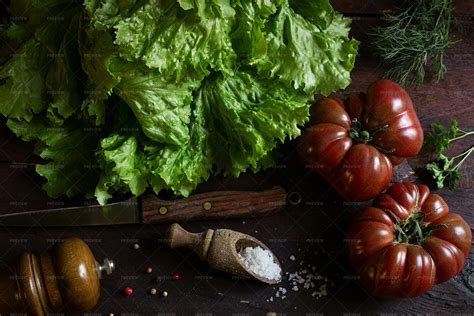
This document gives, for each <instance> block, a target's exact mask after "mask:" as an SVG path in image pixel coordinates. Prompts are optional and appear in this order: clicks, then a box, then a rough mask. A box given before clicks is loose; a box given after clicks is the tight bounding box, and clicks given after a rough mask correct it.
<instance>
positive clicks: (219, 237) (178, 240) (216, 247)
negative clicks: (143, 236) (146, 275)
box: [166, 223, 281, 284]
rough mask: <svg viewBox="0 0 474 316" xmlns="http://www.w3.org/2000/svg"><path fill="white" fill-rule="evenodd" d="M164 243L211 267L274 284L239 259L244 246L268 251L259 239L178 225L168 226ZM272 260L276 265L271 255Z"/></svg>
mask: <svg viewBox="0 0 474 316" xmlns="http://www.w3.org/2000/svg"><path fill="white" fill-rule="evenodd" d="M166 243H167V244H168V246H169V247H170V248H177V247H186V248H189V249H191V250H193V251H194V252H195V253H196V254H197V255H198V256H199V257H200V258H201V260H206V261H207V263H209V265H210V266H211V267H213V268H216V269H219V270H221V271H225V272H229V273H232V274H236V275H240V276H245V277H253V278H255V279H257V280H260V281H262V282H265V283H267V284H276V283H279V282H280V281H281V275H280V277H279V278H277V279H274V280H271V279H267V278H265V277H262V276H260V275H258V274H255V273H253V272H252V271H251V270H250V269H249V268H247V267H246V266H245V264H244V263H243V261H242V260H241V259H240V257H239V254H238V253H239V251H240V250H241V249H242V248H245V247H252V248H253V247H261V248H263V249H265V250H268V251H270V252H271V250H270V249H269V248H268V247H267V246H266V245H265V244H264V243H262V242H261V241H260V240H258V239H256V238H254V237H252V236H249V235H247V234H243V233H241V232H237V231H234V230H230V229H217V230H213V229H208V230H206V231H204V232H202V233H190V232H188V231H186V230H185V229H184V228H183V227H181V226H180V225H179V224H177V223H175V224H173V225H171V226H170V229H169V231H168V237H167V239H166ZM272 255H273V261H274V262H275V263H276V264H277V265H278V266H280V268H281V265H280V262H279V261H278V259H277V257H276V256H275V255H274V254H273V253H272Z"/></svg>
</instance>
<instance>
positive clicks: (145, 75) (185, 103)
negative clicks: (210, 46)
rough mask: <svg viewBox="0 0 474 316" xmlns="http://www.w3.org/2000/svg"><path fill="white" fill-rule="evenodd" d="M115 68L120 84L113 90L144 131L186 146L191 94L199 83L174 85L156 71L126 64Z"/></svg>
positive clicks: (148, 134) (154, 136)
mask: <svg viewBox="0 0 474 316" xmlns="http://www.w3.org/2000/svg"><path fill="white" fill-rule="evenodd" d="M116 67H117V68H116V69H114V71H116V72H117V73H118V74H117V76H120V77H121V81H120V83H119V84H118V85H117V86H116V87H115V88H114V91H115V93H117V95H118V96H119V97H120V98H121V99H122V100H124V101H125V102H126V103H127V104H128V105H129V107H130V108H131V109H132V111H133V113H134V114H135V117H136V118H137V120H138V121H139V122H140V125H141V127H142V129H143V132H144V133H145V134H146V135H147V136H148V137H149V138H150V139H152V140H154V141H157V142H161V143H168V144H184V143H186V142H187V141H188V139H189V128H188V124H189V122H190V115H191V107H190V104H191V102H192V99H193V96H192V92H193V90H194V89H195V88H196V87H197V86H198V85H199V82H198V81H187V82H182V83H179V84H175V83H173V80H167V79H166V78H165V77H163V76H162V75H161V74H160V73H159V72H157V71H152V70H149V69H144V68H141V69H140V68H138V67H136V66H134V65H133V64H128V63H126V62H124V63H121V64H120V65H116Z"/></svg>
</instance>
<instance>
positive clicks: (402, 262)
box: [345, 182, 472, 297]
mask: <svg viewBox="0 0 474 316" xmlns="http://www.w3.org/2000/svg"><path fill="white" fill-rule="evenodd" d="M471 241H472V233H471V229H470V227H469V225H468V224H467V223H466V222H465V221H464V220H463V219H462V217H461V216H459V215H458V214H453V213H449V208H448V205H447V204H446V202H445V201H444V200H443V198H442V197H441V196H439V195H437V194H431V193H430V191H429V189H428V187H427V186H425V185H423V184H412V183H407V182H405V183H395V184H394V185H392V186H391V187H390V188H389V189H388V190H387V191H386V192H385V193H383V194H380V195H379V196H377V197H376V198H375V200H374V203H373V206H372V207H367V208H364V209H362V210H361V211H360V212H358V213H357V214H356V215H355V218H354V219H353V221H352V222H351V225H350V227H349V229H348V231H347V239H346V240H345V242H346V246H347V251H348V255H349V260H350V262H351V264H352V265H353V266H354V267H355V268H356V270H357V272H358V274H359V275H360V280H361V283H362V284H363V285H364V287H366V288H367V289H368V290H369V291H370V292H371V293H373V294H375V295H378V296H389V297H414V296H418V295H421V294H423V293H425V292H426V291H428V290H429V289H430V288H431V287H432V286H433V285H434V284H435V283H441V282H444V281H447V280H449V279H450V278H452V277H453V276H454V275H455V274H457V273H458V272H459V271H460V270H461V268H462V266H463V264H464V260H465V258H466V257H467V256H468V254H469V250H470V249H471Z"/></svg>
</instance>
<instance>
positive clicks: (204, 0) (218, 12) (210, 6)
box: [178, 0, 235, 19]
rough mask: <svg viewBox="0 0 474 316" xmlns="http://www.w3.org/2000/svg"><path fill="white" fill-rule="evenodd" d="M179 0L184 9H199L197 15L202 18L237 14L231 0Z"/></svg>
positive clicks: (227, 16)
mask: <svg viewBox="0 0 474 316" xmlns="http://www.w3.org/2000/svg"><path fill="white" fill-rule="evenodd" d="M178 2H179V4H180V6H181V8H183V9H184V10H190V9H195V10H197V15H198V16H199V17H200V18H202V19H209V18H214V17H221V18H229V17H233V16H234V15H235V10H234V8H232V6H231V4H230V0H211V1H209V0H178Z"/></svg>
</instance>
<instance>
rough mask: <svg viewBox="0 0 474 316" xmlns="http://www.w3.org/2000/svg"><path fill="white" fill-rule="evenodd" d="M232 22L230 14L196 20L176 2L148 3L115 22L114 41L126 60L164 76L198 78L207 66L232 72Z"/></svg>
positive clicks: (181, 78) (205, 71) (180, 78)
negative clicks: (156, 70)
mask: <svg viewBox="0 0 474 316" xmlns="http://www.w3.org/2000/svg"><path fill="white" fill-rule="evenodd" d="M184 12H186V14H183V13H184ZM232 22H233V19H231V17H226V18H206V19H199V18H198V17H197V16H196V15H195V14H194V13H193V11H192V10H191V11H183V10H182V8H181V7H180V6H179V5H177V4H176V2H175V5H171V6H169V7H165V6H161V5H158V6H157V5H151V4H149V5H144V6H143V7H141V8H140V9H139V10H137V11H136V12H134V13H133V14H132V15H131V16H130V17H128V18H126V19H123V20H120V21H119V22H118V23H117V24H116V25H115V29H116V39H115V44H116V45H117V46H118V50H119V51H120V55H121V56H122V57H123V58H125V59H126V60H129V61H135V60H137V59H139V60H142V61H143V62H144V63H145V64H146V65H147V66H148V67H150V68H156V69H158V70H159V71H160V73H161V74H162V75H163V76H165V77H167V78H175V80H176V81H177V82H179V81H181V80H188V79H189V78H196V79H199V80H202V79H203V78H204V76H206V75H208V74H209V73H210V69H214V70H221V71H223V72H226V73H232V71H233V66H234V62H235V58H236V56H235V52H234V51H233V49H232V43H231V40H230V37H229V33H230V31H231V27H232Z"/></svg>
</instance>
